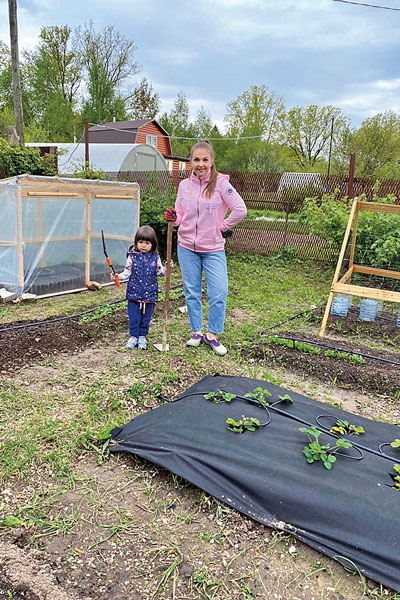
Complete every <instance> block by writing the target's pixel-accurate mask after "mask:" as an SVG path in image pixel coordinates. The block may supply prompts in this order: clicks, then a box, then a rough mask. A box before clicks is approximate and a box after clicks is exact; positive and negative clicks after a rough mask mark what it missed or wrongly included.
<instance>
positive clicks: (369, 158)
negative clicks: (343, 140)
mask: <svg viewBox="0 0 400 600" xmlns="http://www.w3.org/2000/svg"><path fill="white" fill-rule="evenodd" d="M349 151H350V152H355V153H356V173H357V175H358V176H359V177H398V175H399V169H398V161H399V159H400V116H399V115H397V114H396V113H394V112H393V111H391V110H388V111H386V112H383V113H378V114H377V115H374V116H373V117H370V118H368V119H365V120H364V121H363V122H362V123H361V126H360V128H359V129H358V130H356V131H354V132H353V135H352V137H351V140H349Z"/></svg>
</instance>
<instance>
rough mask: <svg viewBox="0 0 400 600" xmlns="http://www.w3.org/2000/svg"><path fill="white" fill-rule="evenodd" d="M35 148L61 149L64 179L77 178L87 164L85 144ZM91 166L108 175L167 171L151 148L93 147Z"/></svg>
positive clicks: (133, 145) (162, 161) (91, 148)
mask: <svg viewBox="0 0 400 600" xmlns="http://www.w3.org/2000/svg"><path fill="white" fill-rule="evenodd" d="M26 145H27V146H31V147H32V146H33V147H35V148H57V150H58V153H59V156H58V171H59V173H60V174H61V175H70V174H73V173H74V172H75V171H76V169H77V168H78V169H79V168H83V165H84V163H85V144H81V143H78V144H68V143H65V144H62V143H55V144H51V143H48V144H39V143H38V144H34V143H29V144H26ZM89 164H90V166H91V167H92V168H93V169H95V170H101V171H104V172H105V173H119V172H122V173H127V172H129V171H131V172H136V171H166V170H167V166H166V163H165V160H164V158H163V155H162V154H161V153H160V152H159V150H157V148H155V147H154V146H150V145H149V144H90V145H89Z"/></svg>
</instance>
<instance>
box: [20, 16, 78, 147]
mask: <svg viewBox="0 0 400 600" xmlns="http://www.w3.org/2000/svg"><path fill="white" fill-rule="evenodd" d="M24 73H25V80H26V85H27V87H28V89H29V102H30V121H35V122H36V124H37V126H38V127H39V128H40V129H44V130H45V131H46V132H47V135H48V138H49V139H56V140H58V141H69V140H71V139H72V137H73V129H74V120H75V117H74V109H75V107H76V104H77V94H78V90H79V86H80V84H81V81H82V77H83V67H82V60H81V56H80V54H79V50H78V48H77V43H76V39H75V36H74V34H73V32H72V31H71V29H70V27H68V26H67V25H63V26H60V27H59V26H51V27H42V29H41V32H40V42H39V45H38V46H37V48H36V49H35V50H34V51H33V52H25V71H24Z"/></svg>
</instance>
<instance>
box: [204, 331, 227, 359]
mask: <svg viewBox="0 0 400 600" xmlns="http://www.w3.org/2000/svg"><path fill="white" fill-rule="evenodd" d="M203 342H204V343H205V344H208V345H209V346H211V348H212V349H213V350H214V352H215V354H218V356H224V354H226V353H227V352H228V350H227V349H226V348H225V346H223V345H222V344H221V342H220V341H219V340H217V339H215V340H209V339H208V337H207V335H204V336H203Z"/></svg>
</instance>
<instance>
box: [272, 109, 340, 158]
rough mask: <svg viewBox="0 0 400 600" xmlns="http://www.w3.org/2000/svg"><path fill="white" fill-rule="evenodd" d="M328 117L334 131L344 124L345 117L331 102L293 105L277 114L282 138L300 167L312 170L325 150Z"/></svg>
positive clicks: (327, 136) (328, 130)
mask: <svg viewBox="0 0 400 600" xmlns="http://www.w3.org/2000/svg"><path fill="white" fill-rule="evenodd" d="M332 118H333V119H334V131H335V132H336V135H337V134H338V132H339V131H340V130H341V129H342V128H343V127H345V126H346V125H347V120H346V119H345V118H344V117H343V116H342V114H341V110H340V109H339V108H335V107H333V106H317V105H316V104H311V105H310V106H307V107H306V108H302V107H301V106H296V107H295V108H292V109H291V110H289V111H287V112H286V113H285V115H284V116H283V117H282V118H281V123H282V137H283V141H284V142H285V143H286V144H287V145H288V146H289V147H290V148H291V149H292V151H293V153H294V155H295V157H296V161H297V163H298V164H299V166H300V167H302V168H303V169H305V170H312V168H313V167H314V166H315V165H316V163H317V161H318V160H319V159H321V158H322V157H323V156H324V155H326V154H327V151H328V147H329V142H330V138H331V127H332ZM333 139H334V140H335V136H334V138H333Z"/></svg>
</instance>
